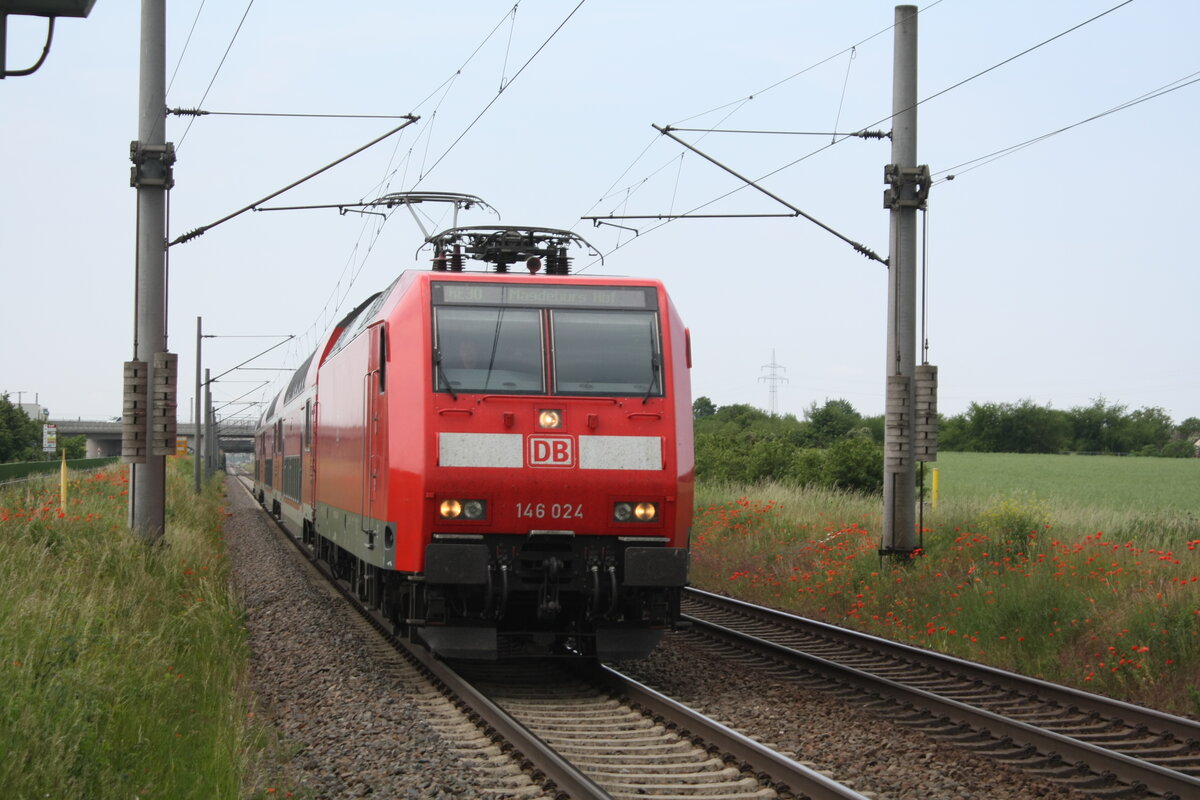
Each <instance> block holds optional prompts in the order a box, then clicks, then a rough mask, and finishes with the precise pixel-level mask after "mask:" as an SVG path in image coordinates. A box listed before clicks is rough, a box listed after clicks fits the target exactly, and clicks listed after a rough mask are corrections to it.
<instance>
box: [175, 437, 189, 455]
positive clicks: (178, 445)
mask: <svg viewBox="0 0 1200 800" xmlns="http://www.w3.org/2000/svg"><path fill="white" fill-rule="evenodd" d="M187 454H188V446H187V438H186V437H183V436H176V437H175V455H177V456H186V455H187Z"/></svg>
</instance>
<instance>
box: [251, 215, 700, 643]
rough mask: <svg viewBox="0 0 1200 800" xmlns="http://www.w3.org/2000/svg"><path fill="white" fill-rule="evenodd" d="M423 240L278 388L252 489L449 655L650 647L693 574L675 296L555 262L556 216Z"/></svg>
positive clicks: (560, 244)
mask: <svg viewBox="0 0 1200 800" xmlns="http://www.w3.org/2000/svg"><path fill="white" fill-rule="evenodd" d="M428 241H429V242H431V243H432V244H433V246H434V248H435V250H436V256H435V258H434V268H433V270H432V271H408V272H404V273H403V274H401V275H400V277H399V278H397V279H396V280H395V281H394V282H393V283H392V285H391V286H389V287H388V288H387V289H385V290H384V291H383V292H380V293H379V294H377V295H374V296H373V297H371V298H368V300H367V301H366V302H364V303H363V304H362V305H361V306H359V307H358V308H356V309H355V310H354V311H352V312H351V313H350V314H348V315H347V316H346V318H345V319H343V320H342V321H341V322H340V323H339V324H338V325H336V326H335V327H334V329H333V331H332V332H331V333H330V334H329V336H328V338H327V339H326V340H325V342H324V344H323V345H321V346H320V347H319V348H318V350H317V351H316V352H315V353H313V355H312V356H310V357H309V359H308V360H307V361H306V362H305V363H304V364H303V365H302V366H301V367H300V368H299V369H298V370H296V372H295V374H294V376H293V377H292V379H291V381H290V383H289V385H288V386H287V387H286V389H285V390H284V391H283V392H282V393H281V394H280V395H279V396H277V397H276V398H275V399H274V401H273V402H272V403H271V404H270V406H269V408H268V409H267V411H266V413H265V415H264V416H263V419H262V422H261V424H260V427H259V430H258V433H257V437H256V444H255V448H256V466H255V492H256V494H257V496H258V499H259V500H260V502H262V503H263V504H264V505H265V506H266V507H268V508H269V509H271V510H272V511H273V512H274V514H275V515H276V516H278V517H279V518H280V519H281V520H282V521H283V522H284V524H285V525H286V526H287V528H288V529H289V530H290V531H291V532H292V533H293V535H295V536H297V537H299V538H301V539H302V540H303V541H304V542H305V543H307V544H308V545H309V546H310V547H311V548H312V550H313V551H314V553H315V555H316V556H317V557H318V558H319V559H320V560H322V561H324V562H326V563H327V564H328V566H329V567H330V569H331V570H332V571H333V572H334V574H335V575H336V576H338V577H339V578H341V579H343V580H345V581H346V582H347V583H348V584H349V585H350V586H351V587H352V588H353V589H354V590H355V591H356V592H358V594H359V595H360V596H361V597H362V598H363V599H364V600H366V601H367V602H368V603H369V604H370V605H371V606H373V607H374V608H376V609H377V610H378V612H379V613H380V614H381V615H382V616H383V617H385V618H386V619H388V620H390V621H391V622H392V623H393V624H394V625H395V626H396V628H397V630H399V631H401V632H404V633H407V634H408V635H410V636H412V637H414V638H418V639H420V640H423V641H424V642H425V643H426V644H427V645H428V646H429V647H430V648H432V649H433V650H434V651H435V652H437V653H440V654H442V655H445V656H455V657H472V658H497V657H499V658H504V657H512V656H519V655H531V654H532V655H544V654H554V653H562V654H567V655H583V656H588V657H596V658H603V659H620V658H633V657H639V656H642V655H644V654H646V653H648V652H649V651H650V650H651V649H652V648H653V647H654V645H655V643H656V642H657V641H658V639H659V638H660V636H661V635H662V632H663V631H664V630H666V629H668V628H670V627H672V626H673V625H674V624H675V622H676V620H677V617H678V614H679V593H680V590H681V588H682V587H683V586H684V585H685V583H686V581H687V565H688V536H689V530H690V524H691V516H692V507H693V472H694V469H693V467H694V463H693V451H692V408H691V403H692V400H691V386H690V380H689V372H688V370H689V367H690V348H689V334H688V331H687V329H686V328H685V327H684V326H683V323H682V321H681V320H680V318H679V314H678V313H677V312H676V310H675V307H674V306H673V305H672V303H671V300H670V298H669V297H668V295H667V293H666V291H665V290H664V289H663V286H662V284H661V283H659V282H658V281H653V280H644V279H642V280H639V279H633V278H613V277H590V276H581V275H570V274H568V273H569V271H570V270H569V259H568V258H567V250H568V247H570V246H571V245H573V244H575V245H579V244H586V243H584V242H583V241H582V239H579V237H577V236H576V235H575V234H572V233H569V232H567V231H557V230H552V229H527V228H514V227H501V228H488V229H483V228H452V229H450V230H448V231H444V232H443V233H440V234H437V235H436V236H432V237H429V238H428ZM468 258H470V259H477V260H480V261H483V262H485V263H487V264H489V265H490V269H489V270H486V271H466V270H465V269H464V262H465V260H466V259H468ZM514 265H521V266H522V267H527V268H528V269H529V273H530V274H514V273H510V272H509V268H510V267H511V266H514ZM543 265H544V266H545V269H542V266H543Z"/></svg>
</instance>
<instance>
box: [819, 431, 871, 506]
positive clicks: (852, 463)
mask: <svg viewBox="0 0 1200 800" xmlns="http://www.w3.org/2000/svg"><path fill="white" fill-rule="evenodd" d="M821 485H823V486H825V487H827V488H830V489H848V490H851V491H857V492H871V493H876V492H882V491H883V448H882V447H880V446H879V445H877V444H875V443H874V442H873V441H871V439H870V438H867V437H862V436H855V437H853V438H849V439H840V440H838V441H836V442H834V443H833V444H832V445H830V446H829V449H828V450H826V451H825V464H824V468H823V470H822V481H821Z"/></svg>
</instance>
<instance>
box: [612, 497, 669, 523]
mask: <svg viewBox="0 0 1200 800" xmlns="http://www.w3.org/2000/svg"><path fill="white" fill-rule="evenodd" d="M656 517H658V504H657V503H632V502H621V503H616V504H615V505H613V521H614V522H653V521H654V520H655V518H656Z"/></svg>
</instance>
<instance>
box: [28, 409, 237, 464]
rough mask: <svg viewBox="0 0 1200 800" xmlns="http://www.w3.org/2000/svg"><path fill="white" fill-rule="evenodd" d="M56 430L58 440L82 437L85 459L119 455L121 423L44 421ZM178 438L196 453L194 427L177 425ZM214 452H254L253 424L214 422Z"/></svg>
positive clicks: (191, 425)
mask: <svg viewBox="0 0 1200 800" xmlns="http://www.w3.org/2000/svg"><path fill="white" fill-rule="evenodd" d="M47 422H49V423H50V424H51V425H54V426H56V427H57V428H58V435H59V437H65V436H86V437H87V457H88V458H104V457H107V456H119V455H121V422H120V420H117V421H116V422H113V421H92V420H70V419H51V420H47ZM177 435H178V438H180V439H186V440H187V446H188V452H189V453H192V452H195V450H196V424H195V423H193V422H180V423H179V427H178V430H177ZM217 443H218V450H220V451H221V452H225V453H253V452H254V424H253V423H251V422H240V421H236V420H230V421H228V422H218V423H217Z"/></svg>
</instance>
